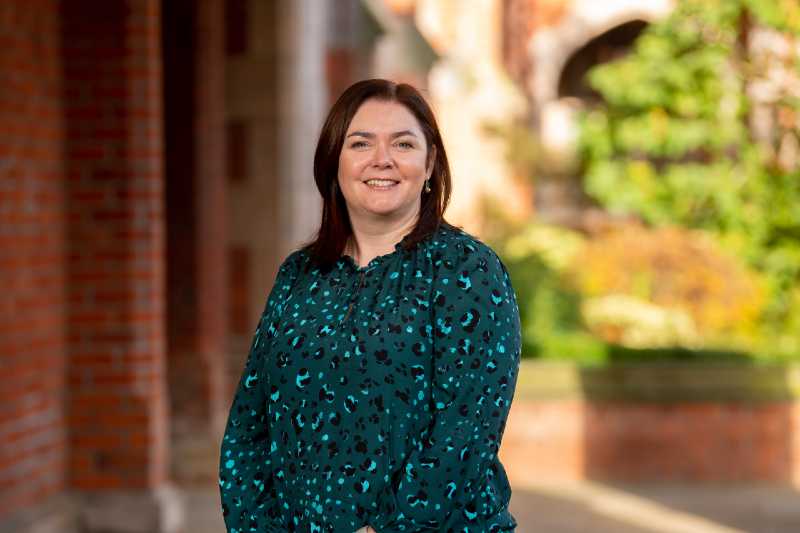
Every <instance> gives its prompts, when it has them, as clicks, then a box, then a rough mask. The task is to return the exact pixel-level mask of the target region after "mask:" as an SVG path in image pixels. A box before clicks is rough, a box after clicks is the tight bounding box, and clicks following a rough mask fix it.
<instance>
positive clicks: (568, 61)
mask: <svg viewBox="0 0 800 533" xmlns="http://www.w3.org/2000/svg"><path fill="white" fill-rule="evenodd" d="M670 9H671V5H670V3H669V2H666V1H663V0H650V1H641V0H639V1H628V0H616V1H613V2H608V3H604V4H603V5H602V9H601V6H599V5H598V4H597V3H594V2H588V1H585V0H580V1H577V2H575V3H573V4H572V5H571V6H570V7H569V8H568V10H567V11H565V12H564V14H563V15H562V16H561V18H559V20H558V22H557V23H556V24H555V25H550V26H547V27H543V28H541V29H539V30H537V31H536V32H535V33H533V34H532V36H531V38H530V39H529V41H528V42H529V46H528V53H529V60H530V65H531V69H530V71H529V72H530V73H529V75H528V77H527V79H526V83H527V85H528V88H529V95H530V98H531V101H532V104H533V106H532V115H533V116H532V119H533V123H532V127H533V128H534V129H535V131H536V133H537V136H538V138H539V142H540V144H541V147H542V152H541V156H542V165H541V170H540V172H541V173H542V174H541V176H539V178H538V181H537V190H536V196H535V199H536V211H537V212H538V213H539V215H540V216H541V217H542V219H543V220H547V221H549V222H552V223H556V224H563V225H567V226H573V227H583V226H585V224H584V222H583V219H584V215H585V214H586V212H587V209H589V208H590V207H591V205H592V202H591V200H590V199H589V198H587V197H586V195H585V193H584V192H583V188H582V186H581V183H580V182H581V180H580V176H579V175H578V172H579V161H578V160H577V155H576V143H577V137H578V130H577V124H576V115H577V113H578V112H579V111H580V110H581V109H582V108H585V107H586V106H587V105H593V104H594V103H596V102H597V101H598V100H599V95H597V94H596V93H594V91H592V90H591V88H590V87H589V86H588V84H587V83H586V73H587V72H588V71H589V70H590V69H591V68H592V67H593V66H595V65H598V64H601V63H605V62H607V61H611V60H613V59H615V58H616V57H619V56H621V55H624V54H625V53H627V51H628V50H629V49H630V47H631V45H632V44H633V42H634V41H635V40H636V38H637V37H638V35H639V34H640V33H641V32H642V30H643V29H644V28H645V27H646V26H647V24H648V23H649V22H650V21H652V20H655V19H656V18H658V17H662V16H664V15H666V14H667V13H668V12H669V10H670Z"/></svg>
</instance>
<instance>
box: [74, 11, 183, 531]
mask: <svg viewBox="0 0 800 533" xmlns="http://www.w3.org/2000/svg"><path fill="white" fill-rule="evenodd" d="M159 8H160V2H158V0H128V1H125V0H106V1H103V2H95V1H91V0H64V1H62V2H61V9H62V11H61V15H62V16H61V20H62V34H61V37H62V40H61V46H62V53H63V68H64V93H63V94H64V105H65V116H66V119H67V122H66V143H65V155H66V176H67V188H66V191H67V217H68V228H69V229H68V242H69V249H68V263H67V276H68V288H69V290H68V294H67V297H68V305H69V311H68V329H69V339H68V340H69V344H68V346H69V372H68V379H69V388H70V395H69V401H68V407H69V429H70V447H71V453H70V467H71V469H70V481H71V485H72V488H73V489H74V490H75V491H76V493H77V494H78V495H79V496H80V501H81V521H82V527H83V528H84V529H85V530H86V531H104V532H113V531H123V530H124V531H126V532H135V531H142V532H143V533H144V532H161V531H171V530H175V529H177V528H178V527H179V524H180V510H181V507H180V505H179V503H178V501H177V494H176V492H175V491H174V490H173V489H171V488H170V485H169V483H168V481H167V474H168V466H169V465H168V458H169V447H168V432H167V430H168V409H167V405H168V402H167V396H166V388H165V384H166V371H165V333H164V322H165V309H164V308H165V292H164V276H165V257H164V211H163V202H164V191H163V189H164V183H163V171H162V159H163V154H162V128H161V124H162V112H161V81H162V74H161V47H160V23H161V16H160V10H159Z"/></svg>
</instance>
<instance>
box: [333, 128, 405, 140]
mask: <svg viewBox="0 0 800 533" xmlns="http://www.w3.org/2000/svg"><path fill="white" fill-rule="evenodd" d="M405 135H411V136H412V137H416V136H417V134H416V133H414V132H413V131H411V130H402V131H396V132H394V133H392V134H391V135H390V136H389V138H391V139H395V138H397V137H403V136H405ZM347 137H365V138H367V139H374V138H375V134H374V133H370V132H368V131H354V132H352V133H349V134H348V135H347ZM347 137H345V138H347Z"/></svg>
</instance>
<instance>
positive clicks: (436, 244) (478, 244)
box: [432, 223, 502, 265]
mask: <svg viewBox="0 0 800 533" xmlns="http://www.w3.org/2000/svg"><path fill="white" fill-rule="evenodd" d="M432 245H433V248H434V250H435V253H434V258H435V262H436V263H439V264H442V263H445V264H449V263H455V264H457V265H463V264H464V263H470V262H476V261H478V262H491V263H495V262H497V263H498V264H500V265H502V262H501V261H500V257H499V256H498V255H497V253H496V252H495V251H494V249H493V248H492V247H491V246H489V245H488V244H487V243H485V242H484V241H482V240H481V239H480V238H479V237H477V236H475V235H473V234H471V233H469V232H468V231H466V230H465V229H463V228H460V227H458V226H453V225H451V224H447V223H443V224H442V225H441V226H440V228H439V230H438V231H437V232H436V238H435V239H434V240H433V241H432Z"/></svg>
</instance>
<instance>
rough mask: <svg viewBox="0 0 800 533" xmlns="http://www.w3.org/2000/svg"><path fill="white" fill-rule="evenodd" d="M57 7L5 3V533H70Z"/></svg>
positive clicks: (1, 77)
mask: <svg viewBox="0 0 800 533" xmlns="http://www.w3.org/2000/svg"><path fill="white" fill-rule="evenodd" d="M58 28H59V24H58V4H57V2H56V1H55V0H42V1H39V2H35V3H26V2H1V3H0V293H1V294H2V295H1V296H0V316H1V317H2V320H0V376H2V379H0V531H2V532H12V531H13V532H15V533H23V532H28V531H33V530H36V531H44V530H45V529H43V528H44V527H45V526H44V524H49V525H50V527H52V528H54V530H59V531H60V530H66V529H67V527H68V526H67V524H66V523H65V521H64V518H66V515H65V514H64V513H63V510H64V509H66V507H65V506H63V503H65V502H64V501H63V499H62V498H60V495H61V494H62V491H63V490H64V486H65V465H66V461H67V456H66V424H65V412H64V411H65V410H64V405H63V403H62V398H63V396H64V386H65V379H64V366H65V352H66V346H65V329H64V306H65V302H64V274H63V270H64V261H63V255H64V248H65V242H64V239H65V236H64V231H63V220H64V212H63V202H64V196H63V183H62V181H61V179H62V165H63V160H62V152H61V143H62V139H63V127H62V118H61V114H62V112H61V100H60V91H61V63H60V57H59V50H58V45H59V39H58V32H59V30H58Z"/></svg>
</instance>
